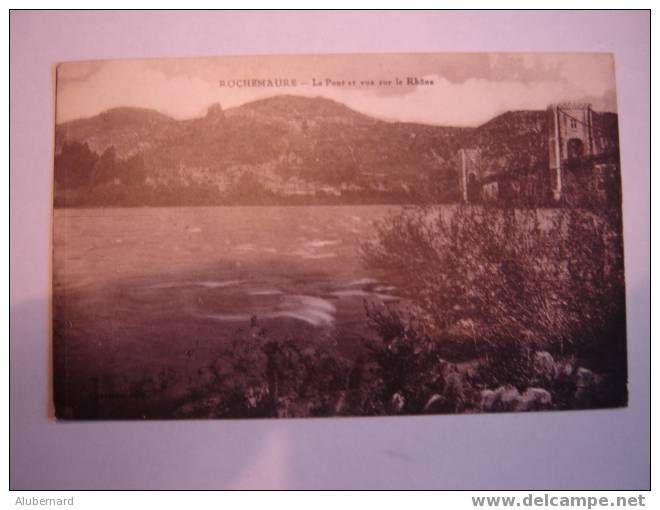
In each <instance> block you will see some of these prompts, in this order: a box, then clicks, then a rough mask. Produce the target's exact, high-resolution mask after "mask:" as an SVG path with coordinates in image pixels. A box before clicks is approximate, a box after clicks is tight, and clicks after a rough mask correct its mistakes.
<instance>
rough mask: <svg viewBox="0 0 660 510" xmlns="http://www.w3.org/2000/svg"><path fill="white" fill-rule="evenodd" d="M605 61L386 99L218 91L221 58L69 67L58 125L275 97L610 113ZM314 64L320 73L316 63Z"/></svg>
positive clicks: (390, 114) (439, 79)
mask: <svg viewBox="0 0 660 510" xmlns="http://www.w3.org/2000/svg"><path fill="white" fill-rule="evenodd" d="M608 57H609V56H607V55H601V56H598V55H595V56H594V55H591V56H589V55H543V54H527V55H525V54H519V55H518V54H505V55H494V56H493V57H492V58H490V59H489V61H487V62H486V64H485V65H486V66H490V71H489V72H486V71H487V69H484V72H481V73H478V74H479V76H478V77H473V78H468V79H464V80H460V81H457V80H453V79H448V78H447V77H446V76H443V75H442V73H425V74H422V73H419V74H418V75H417V76H424V78H425V79H427V80H429V81H432V82H433V85H421V86H417V87H400V88H399V87H392V88H391V89H389V88H388V89H387V90H388V91H389V90H391V92H392V93H390V94H384V93H383V91H384V89H382V88H378V87H364V88H360V87H357V88H346V87H311V86H298V87H284V88H277V89H273V88H232V89H229V88H221V87H219V85H218V81H217V80H215V79H213V77H214V76H217V77H223V76H226V71H225V73H224V74H223V67H222V63H223V59H217V60H216V59H211V60H209V61H208V62H209V63H208V65H202V64H200V61H194V62H190V63H186V61H185V60H174V61H172V63H173V65H172V66H169V67H168V66H161V67H160V68H159V66H156V65H153V63H151V64H150V63H149V62H148V61H140V60H118V61H106V62H96V63H70V64H62V65H61V66H60V68H59V69H58V80H59V81H58V97H57V119H58V122H65V121H67V120H72V119H76V118H81V117H89V116H92V115H96V114H98V113H100V112H102V111H105V110H107V109H109V108H114V107H118V106H134V107H141V108H151V109H155V110H158V111H160V112H162V113H165V114H167V115H170V116H172V117H174V118H177V119H183V118H191V117H197V116H201V115H203V114H204V113H205V111H206V109H207V107H208V106H209V105H210V104H212V103H216V102H219V103H220V104H221V105H222V106H223V107H224V108H229V107H232V106H238V105H240V104H243V103H246V102H249V101H253V100H256V99H261V98H265V97H269V96H273V95H278V94H297V95H303V96H322V97H327V98H330V99H334V100H336V101H339V102H341V103H344V104H346V105H347V106H349V107H350V108H353V109H354V110H357V111H359V112H362V113H365V114H368V115H371V116H374V117H378V118H382V119H388V120H398V121H405V122H420V123H428V124H438V125H453V126H474V125H478V124H481V123H483V122H486V121H488V120H489V119H491V118H492V117H494V116H496V115H498V114H499V113H502V112H504V111H508V110H525V109H535V110H539V109H545V108H546V107H547V105H548V104H550V103H553V102H563V101H580V100H586V99H589V100H591V101H599V102H600V103H601V104H596V105H594V106H595V108H596V109H613V107H615V105H612V104H611V103H612V97H613V91H614V75H613V69H612V67H613V66H612V61H611V58H608ZM280 58H282V57H280ZM319 58H320V57H319ZM346 58H347V59H350V58H351V57H346ZM381 58H382V57H381ZM283 62H286V60H284V61H283ZM314 63H315V65H317V66H318V65H321V67H322V63H321V64H318V60H315V61H314ZM235 64H236V63H235V62H234V63H233V64H232V65H235ZM423 67H424V66H421V67H420V68H423ZM173 70H175V71H176V72H173ZM292 70H295V73H296V74H295V75H292V74H291V72H292ZM250 72H251V73H254V72H255V71H254V68H251V70H250ZM256 72H258V71H256ZM281 72H282V76H289V77H297V78H298V79H299V80H306V78H307V77H308V76H310V75H312V71H311V70H310V71H308V72H307V73H306V74H307V76H305V66H303V65H301V64H300V59H298V61H296V57H292V58H291V65H290V66H289V68H287V67H286V66H284V67H283V68H282V71H281ZM393 72H396V70H394V71H393ZM239 76H240V75H239ZM253 76H254V77H261V76H260V75H253ZM246 77H250V76H246ZM401 78H405V76H401Z"/></svg>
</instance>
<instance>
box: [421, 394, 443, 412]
mask: <svg viewBox="0 0 660 510" xmlns="http://www.w3.org/2000/svg"><path fill="white" fill-rule="evenodd" d="M424 412H425V413H429V414H438V413H446V412H447V399H446V398H445V397H443V396H442V395H438V394H437V393H434V394H433V395H431V398H429V400H428V402H426V405H424Z"/></svg>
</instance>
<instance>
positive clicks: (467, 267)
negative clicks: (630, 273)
mask: <svg viewBox="0 0 660 510" xmlns="http://www.w3.org/2000/svg"><path fill="white" fill-rule="evenodd" d="M363 252H364V258H365V260H366V261H367V263H368V264H369V265H370V266H372V267H374V268H378V269H381V270H385V271H388V272H389V273H390V274H392V275H393V277H394V278H395V279H398V280H400V281H401V283H402V285H401V289H402V291H403V292H405V293H406V296H407V298H408V299H409V301H410V302H411V303H412V304H413V306H414V309H415V310H416V311H417V320H418V321H419V322H420V324H421V327H422V329H423V330H424V331H425V332H427V334H428V335H429V336H430V337H432V338H434V339H435V341H436V342H439V343H442V342H443V341H447V340H449V339H452V338H463V339H472V341H473V344H474V346H475V349H476V351H477V354H478V356H479V357H480V358H481V359H482V360H483V365H484V366H483V367H482V369H485V368H487V370H485V371H482V373H485V374H487V379H488V380H489V382H490V383H493V384H504V383H514V384H516V385H517V386H519V387H524V385H525V384H526V383H527V382H528V380H529V377H530V374H531V372H530V370H531V363H530V361H529V360H530V359H531V353H532V352H533V351H536V350H544V351H549V352H552V353H553V354H554V355H558V356H564V355H566V354H569V353H570V354H576V355H577V356H578V357H581V358H583V359H584V360H586V361H587V362H588V363H590V364H591V365H592V366H595V365H598V366H597V367H596V368H599V369H603V370H608V371H610V372H612V373H617V374H618V376H617V377H618V378H619V379H620V377H622V376H623V377H625V363H626V361H625V315H624V286H623V262H622V246H621V237H620V235H619V234H618V233H617V232H615V231H613V230H612V228H611V227H610V224H609V223H608V222H607V221H605V220H603V219H601V218H600V217H599V216H598V215H596V214H594V213H592V212H587V211H583V210H574V209H555V210H532V209H527V210H515V209H498V208H482V207H471V206H458V207H455V208H452V209H449V208H445V209H437V208H409V209H406V210H404V211H403V212H402V213H400V214H398V215H395V216H392V217H390V218H388V219H386V220H385V221H383V222H381V223H380V224H379V225H378V226H377V235H376V239H375V241H373V242H370V243H366V244H365V245H364V247H363ZM402 327H403V326H402ZM620 382H621V381H619V383H620ZM619 386H621V384H619Z"/></svg>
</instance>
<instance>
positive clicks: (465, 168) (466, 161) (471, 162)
mask: <svg viewBox="0 0 660 510" xmlns="http://www.w3.org/2000/svg"><path fill="white" fill-rule="evenodd" d="M458 161H459V165H460V168H459V174H458V175H459V180H460V183H459V184H460V188H461V196H462V198H463V202H464V203H466V204H467V203H473V202H478V201H479V198H480V195H481V185H480V180H481V178H482V175H481V151H480V150H479V149H460V150H459V151H458Z"/></svg>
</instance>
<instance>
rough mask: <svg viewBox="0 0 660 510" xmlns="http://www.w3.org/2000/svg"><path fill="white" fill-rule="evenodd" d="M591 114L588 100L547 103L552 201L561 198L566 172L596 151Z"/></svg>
mask: <svg viewBox="0 0 660 510" xmlns="http://www.w3.org/2000/svg"><path fill="white" fill-rule="evenodd" d="M592 113H593V112H592V110H591V105H590V104H588V103H563V104H555V105H550V106H548V150H549V151H550V153H549V163H550V165H549V166H550V182H551V189H552V196H553V198H554V200H555V201H559V200H561V198H562V192H563V189H564V179H565V175H566V171H567V170H569V169H571V168H575V167H576V165H578V164H579V163H580V161H581V160H582V158H585V157H589V156H593V155H594V154H596V153H597V149H596V148H595V147H594V144H595V141H594V136H593V115H592Z"/></svg>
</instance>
